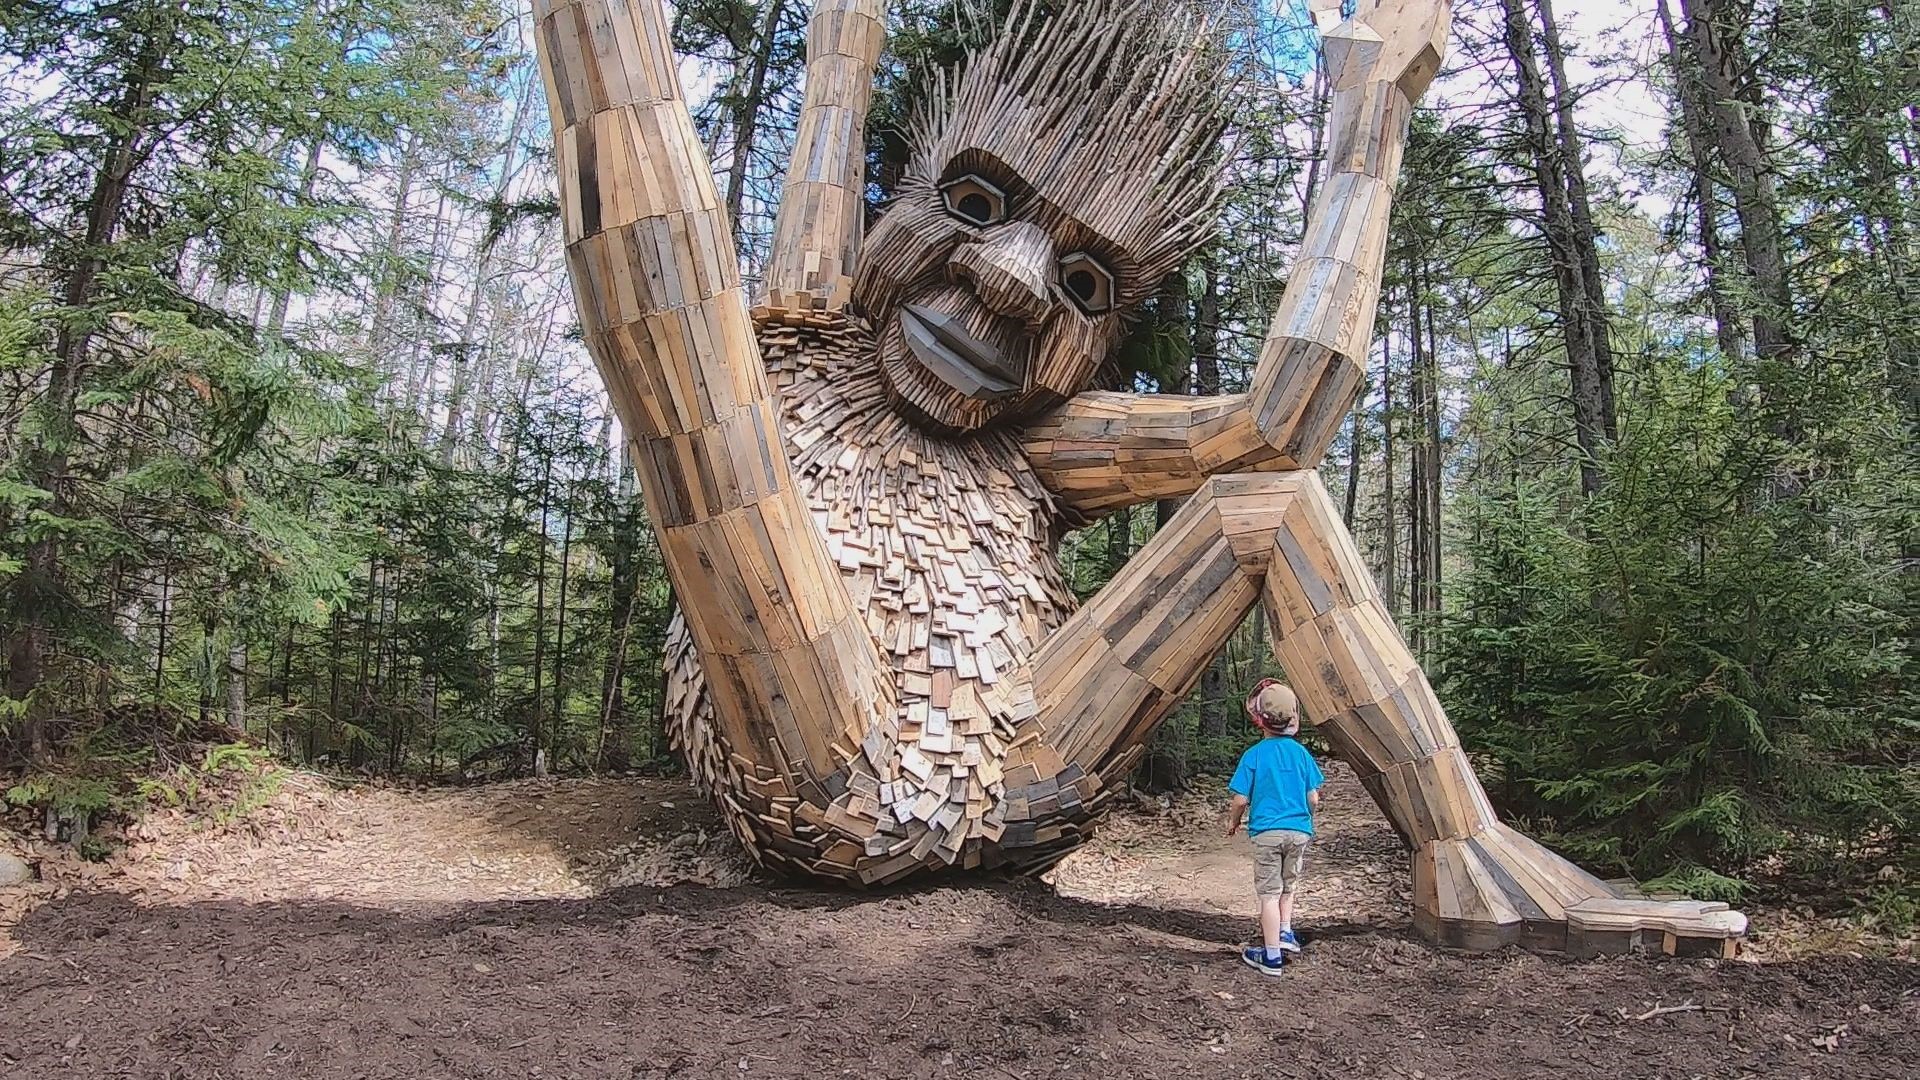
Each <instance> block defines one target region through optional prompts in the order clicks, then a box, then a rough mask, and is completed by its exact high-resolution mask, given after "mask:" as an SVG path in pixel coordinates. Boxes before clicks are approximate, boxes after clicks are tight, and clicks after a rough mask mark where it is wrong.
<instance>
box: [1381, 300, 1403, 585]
mask: <svg viewBox="0 0 1920 1080" xmlns="http://www.w3.org/2000/svg"><path fill="white" fill-rule="evenodd" d="M1380 394H1381V400H1380V454H1381V461H1382V463H1383V468H1382V469H1381V474H1382V477H1383V479H1382V481H1381V483H1382V484H1383V490H1382V492H1381V496H1380V507H1381V509H1380V519H1381V528H1382V531H1383V532H1384V533H1385V536H1384V538H1383V539H1382V541H1381V544H1380V556H1381V558H1380V592H1381V595H1382V597H1383V598H1384V599H1385V600H1386V602H1387V611H1388V613H1390V614H1393V615H1398V614H1400V576H1399V571H1400V535H1399V526H1398V524H1397V517H1396V515H1398V513H1399V508H1398V507H1396V506H1394V491H1393V473H1394V462H1393V444H1394V438H1393V335H1392V334H1383V335H1381V338H1380Z"/></svg>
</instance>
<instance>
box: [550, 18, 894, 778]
mask: <svg viewBox="0 0 1920 1080" xmlns="http://www.w3.org/2000/svg"><path fill="white" fill-rule="evenodd" d="M535 14H536V19H537V25H538V33H537V35H536V36H537V41H538V49H539V54H540V61H541V71H542V74H543V77H544V78H545V81H546V89H547V97H548V104H549V108H550V110H551V113H552V117H553V127H554V142H555V153H556V159H557V161H556V165H557V169H558V172H559V176H560V181H561V198H560V204H561V218H562V222H563V228H564V235H565V239H566V245H567V264H568V270H569V273H570V275H571V277H572V279H573V283H574V290H575V296H576V300H577V306H578V309H579V313H580V319H581V323H582V325H583V327H584V330H585V334H586V339H587V344H588V348H589V350H590V351H591V352H592V354H593V357H594V361H595V363H596V365H597V366H598V367H599V369H600V374H601V377H602V379H603V380H604V381H605V383H606V385H607V388H608V391H609V393H610V394H611V395H612V397H613V401H614V406H615V408H616V409H617V410H618V411H619V413H620V416H621V419H622V422H623V424H624V426H625V428H626V431H627V434H628V437H629V439H630V440H631V442H632V448H633V460H634V465H635V468H636V469H637V470H638V472H639V475H640V478H641V485H640V486H641V489H642V491H643V492H644V494H645V497H646V502H647V510H648V513H649V514H650V515H651V517H652V519H653V521H654V523H655V525H656V526H657V527H658V528H659V530H660V542H661V550H662V554H663V556H664V558H665V561H666V563H667V570H668V573H669V575H670V576H671V577H672V579H673V582H674V586H675V589H676V590H677V592H678V594H679V596H680V597H681V598H682V600H683V601H684V602H685V603H686V610H687V611H688V612H689V625H690V628H691V630H692V633H693V636H694V638H695V640H697V641H699V642H700V644H701V647H702V649H703V651H704V652H705V653H706V654H707V655H708V656H709V657H710V658H711V659H712V661H713V663H714V664H715V665H716V666H718V667H721V668H723V669H724V670H725V673H726V677H724V678H716V679H715V680H714V682H713V684H712V692H713V694H714V696H715V698H716V699H717V700H721V701H724V702H725V707H723V708H721V709H719V710H717V712H716V717H717V718H718V721H719V726H720V729H721V732H722V733H723V734H724V736H725V737H726V738H727V739H728V740H729V741H731V742H733V743H735V744H738V745H754V746H764V747H765V748H766V752H767V755H768V756H769V757H772V758H776V759H777V760H778V761H779V762H780V763H781V765H782V766H783V767H786V768H789V769H792V770H793V771H794V772H795V775H796V776H798V777H800V778H803V781H804V782H805V783H818V782H819V781H820V779H821V778H823V777H825V776H827V775H829V774H831V773H832V772H833V771H834V770H835V769H836V768H837V766H838V761H837V760H836V755H835V752H834V746H835V743H836V741H841V742H844V740H845V739H846V738H847V737H848V735H849V733H862V732H864V731H865V730H867V728H868V727H870V726H871V723H872V716H873V713H874V711H875V709H876V708H884V707H886V706H887V705H888V703H889V702H890V699H891V694H892V689H891V684H890V682H888V681H887V680H886V679H885V678H884V677H883V676H882V669H881V664H880V658H879V654H878V651H877V650H876V649H875V648H874V646H873V644H872V642H871V641H870V640H866V639H865V638H864V637H863V635H861V634H859V633H856V632H855V631H857V630H858V629H859V628H860V626H861V618H860V615H859V613H858V611H857V610H856V608H855V607H854V605H853V602H852V599H851V597H850V596H848V594H847V591H846V586H845V584H844V583H843V582H842V580H841V579H840V576H839V574H838V573H837V572H836V571H835V569H834V566H833V563H832V561H831V559H830V557H829V555H828V552H827V549H826V545H825V544H823V543H821V542H820V539H819V537H818V536H817V535H816V534H814V533H812V532H811V531H810V530H808V529H807V528H806V527H805V526H806V522H807V520H808V512H807V508H806V507H805V505H804V504H803V503H802V502H801V501H800V499H799V497H798V493H797V492H796V490H795V487H794V482H793V475H792V469H791V466H790V464H789V462H788V460H787V456H786V455H785V453H783V452H782V450H781V447H782V445H783V436H782V433H781V431H780V430H779V425H778V420H777V418H776V416H775V409H774V404H773V398H772V392H771V390H770V388H769V387H768V385H767V380H766V376H765V373H764V371H763V370H762V368H761V364H760V356H759V349H758V347H757V345H756V343H755V341H754V338H753V333H752V327H751V325H750V324H749V321H748V317H747V309H746V303H745V298H744V297H743V295H742V292H741V286H740V280H739V271H738V268H737V266H736V264H735V261H734V258H733V243H732V241H731V239H730V238H729V237H728V234H727V227H726V222H725V221H724V220H723V217H722V211H721V208H720V203H719V200H718V198H717V196H716V194H715V192H714V186H713V177H712V174H711V172H710V170H709V168H708V164H707V162H706V159H705V157H704V154H703V151H702V148H701V145H700V141H699V139H698V138H697V136H696V135H695V133H694V130H693V122H692V119H691V118H690V117H689V116H688V114H687V110H686V105H685V102H684V101H683V100H682V99H681V94H680V88H679V85H678V82H677V76H676V74H675V66H674V59H673V54H672V52H671V50H670V47H669V44H668V35H667V28H666V23H665V20H664V18H663V16H662V14H661V9H660V6H659V4H658V3H657V2H654V0H647V2H642V3H626V2H623V0H572V2H567V3H554V2H550V0H542V2H541V3H539V4H538V5H537V7H536V12H535ZM796 706H799V707H796Z"/></svg>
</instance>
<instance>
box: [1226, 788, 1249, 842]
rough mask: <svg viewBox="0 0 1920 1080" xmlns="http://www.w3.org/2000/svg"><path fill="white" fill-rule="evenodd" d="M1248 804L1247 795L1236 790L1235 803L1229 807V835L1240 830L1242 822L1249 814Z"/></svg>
mask: <svg viewBox="0 0 1920 1080" xmlns="http://www.w3.org/2000/svg"><path fill="white" fill-rule="evenodd" d="M1247 805H1248V803H1247V797H1246V796H1245V795H1242V794H1240V793H1239V792H1234V795H1233V805H1232V806H1230V807H1228V808H1227V835H1228V836H1232V835H1233V834H1234V833H1237V832H1239V831H1240V822H1241V821H1243V820H1244V819H1245V818H1246V816H1247Z"/></svg>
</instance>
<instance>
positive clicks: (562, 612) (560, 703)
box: [551, 484, 573, 767]
mask: <svg viewBox="0 0 1920 1080" xmlns="http://www.w3.org/2000/svg"><path fill="white" fill-rule="evenodd" d="M572 565H573V486H572V485H571V484H569V485H568V486H567V493H566V496H565V497H564V498H563V499H562V500H561V505H560V592H559V594H558V595H556V596H555V597H554V601H553V612H554V628H553V739H552V740H551V741H552V743H553V755H552V759H553V763H554V765H555V766H556V767H557V766H558V765H559V764H560V740H561V739H562V738H563V737H564V736H565V734H566V719H567V666H566V665H567V572H568V570H569V569H571V568H572Z"/></svg>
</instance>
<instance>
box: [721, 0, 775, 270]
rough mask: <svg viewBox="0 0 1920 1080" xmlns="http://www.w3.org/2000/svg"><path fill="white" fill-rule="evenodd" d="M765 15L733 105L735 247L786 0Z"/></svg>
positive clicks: (730, 175)
mask: <svg viewBox="0 0 1920 1080" xmlns="http://www.w3.org/2000/svg"><path fill="white" fill-rule="evenodd" d="M765 2H766V5H767V7H766V11H765V13H764V14H763V16H762V17H761V20H760V29H759V32H758V34H757V35H756V36H755V38H754V41H753V53H752V57H751V60H750V64H751V69H750V71H749V73H748V76H747V86H746V92H745V93H742V94H740V95H739V96H738V97H737V98H735V99H734V102H733V125H732V126H733V159H732V160H731V161H730V162H729V163H728V165H727V224H728V225H730V226H732V228H733V235H734V237H735V243H744V241H743V240H741V239H740V237H741V236H742V230H741V228H740V206H741V203H742V201H743V200H744V199H745V198H746V191H747V164H748V161H749V160H750V159H751V158H752V156H753V143H754V139H755V138H756V137H757V136H758V135H759V129H760V110H761V108H762V107H763V106H764V105H765V104H766V102H765V101H764V100H763V99H764V98H765V97H766V93H767V69H768V68H769V67H771V66H772V64H773V47H774V35H775V34H777V33H779V31H780V16H781V15H783V14H785V12H786V7H787V5H786V0H765Z"/></svg>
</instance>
